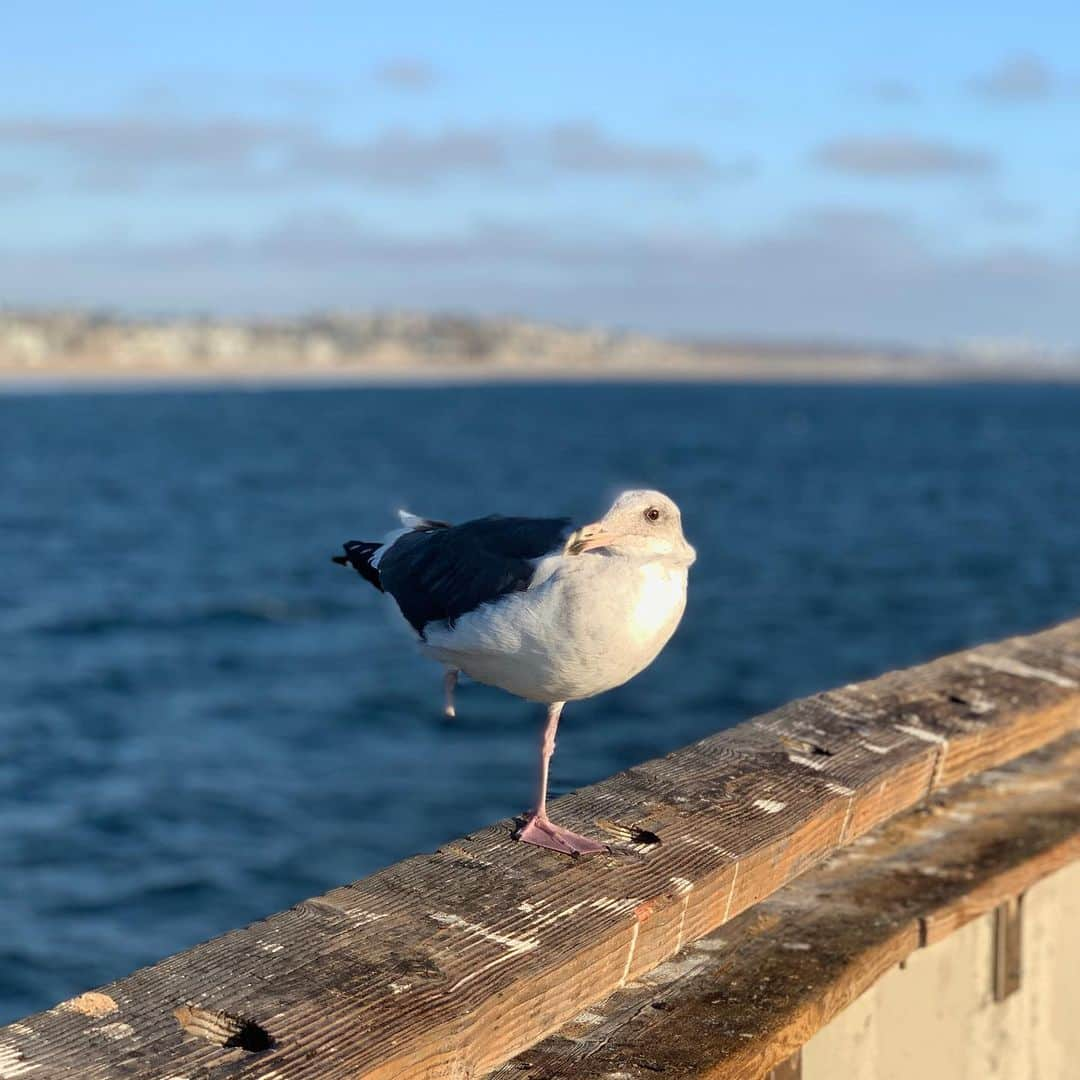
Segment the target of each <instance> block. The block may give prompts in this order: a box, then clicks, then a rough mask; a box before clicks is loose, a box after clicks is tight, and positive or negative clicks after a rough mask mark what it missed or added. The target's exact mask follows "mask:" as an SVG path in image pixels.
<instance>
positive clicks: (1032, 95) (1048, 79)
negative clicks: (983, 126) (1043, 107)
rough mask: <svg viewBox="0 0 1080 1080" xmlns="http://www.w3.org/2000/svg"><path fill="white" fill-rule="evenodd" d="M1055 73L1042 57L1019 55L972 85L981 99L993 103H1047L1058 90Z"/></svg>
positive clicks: (1010, 58)
mask: <svg viewBox="0 0 1080 1080" xmlns="http://www.w3.org/2000/svg"><path fill="white" fill-rule="evenodd" d="M1057 85H1058V80H1057V77H1056V76H1055V74H1054V72H1053V71H1051V69H1050V68H1049V67H1048V66H1047V64H1046V63H1045V62H1044V61H1042V60H1041V59H1040V58H1039V57H1037V56H1035V55H1033V54H1031V53H1017V54H1016V55H1014V56H1010V57H1007V58H1006V59H1004V60H1002V61H1001V63H999V64H998V65H997V67H995V68H993V69H991V70H990V71H989V72H987V73H986V74H985V75H981V76H979V77H978V78H975V79H973V80H972V81H971V89H972V91H973V92H974V93H975V94H977V95H978V96H979V97H981V98H983V99H985V100H987V101H994V102H1034V101H1045V100H1046V99H1048V98H1050V97H1052V96H1053V94H1054V93H1055V92H1056V90H1057Z"/></svg>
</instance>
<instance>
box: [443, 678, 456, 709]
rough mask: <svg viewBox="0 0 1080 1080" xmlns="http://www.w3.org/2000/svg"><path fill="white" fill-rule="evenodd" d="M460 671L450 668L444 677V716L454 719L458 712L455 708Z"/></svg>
mask: <svg viewBox="0 0 1080 1080" xmlns="http://www.w3.org/2000/svg"><path fill="white" fill-rule="evenodd" d="M457 677H458V669H457V668H452V667H448V668H447V669H446V674H445V675H444V676H443V716H447V717H450V718H451V719H453V717H455V716H457V710H456V709H455V708H454V689H455V687H456V686H457Z"/></svg>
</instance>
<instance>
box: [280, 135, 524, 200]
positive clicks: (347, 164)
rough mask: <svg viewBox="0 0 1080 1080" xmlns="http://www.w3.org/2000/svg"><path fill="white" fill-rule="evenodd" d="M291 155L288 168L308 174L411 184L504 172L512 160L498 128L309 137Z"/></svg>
mask: <svg viewBox="0 0 1080 1080" xmlns="http://www.w3.org/2000/svg"><path fill="white" fill-rule="evenodd" d="M289 158H290V160H289V163H288V166H287V172H289V173H293V174H302V175H304V176H307V177H309V178H315V179H318V178H322V179H331V178H332V179H338V180H355V181H362V182H364V183H372V184H383V185H396V186H411V185H416V184H430V183H433V182H435V181H436V180H442V179H448V178H450V177H452V176H455V175H460V174H462V173H472V174H487V175H493V174H498V173H501V172H503V171H504V170H505V169H506V168H507V166H508V164H509V160H510V147H509V145H508V140H507V138H506V136H505V135H503V134H501V133H499V132H497V131H485V130H475V129H467V128H450V129H447V130H445V131H442V132H439V133H436V134H434V135H418V134H415V133H413V132H410V131H407V130H405V129H396V130H391V131H386V132H383V133H382V134H380V135H377V136H375V137H374V138H373V139H370V140H367V141H341V142H338V141H332V140H329V139H323V138H319V137H311V138H309V139H307V140H305V141H304V142H303V143H301V144H300V145H297V146H294V147H293V148H292V149H291V151H290V155H289Z"/></svg>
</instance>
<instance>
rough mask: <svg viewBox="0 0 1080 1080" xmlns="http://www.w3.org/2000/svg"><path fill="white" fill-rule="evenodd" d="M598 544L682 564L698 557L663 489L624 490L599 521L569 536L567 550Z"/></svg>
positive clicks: (577, 551) (622, 552)
mask: <svg viewBox="0 0 1080 1080" xmlns="http://www.w3.org/2000/svg"><path fill="white" fill-rule="evenodd" d="M596 548H604V549H606V550H608V551H612V552H615V553H616V554H619V555H631V556H634V557H635V558H640V559H643V560H662V561H665V562H672V563H677V564H678V565H680V566H689V565H690V564H691V563H693V561H694V559H696V558H697V553H696V552H695V551H694V549H693V548H692V547H691V546H690V545H689V544H688V543H687V542H686V537H685V536H683V531H682V514H680V513H679V508H678V507H677V506H676V505H675V503H674V502H673V501H672V500H671V499H669V498H668V497H667V496H666V495H665V494H663V492H660V491H624V492H623V493H622V494H621V495H620V496H619V497H618V498H617V499H616V500H615V502H614V503H612V505H611V509H610V510H609V511H608V512H607V513H606V514H605V515H604V516H603V517H602V518H601V519H600V520H599V521H596V522H593V524H591V525H586V526H585V527H584V528H581V529H578V531H577V532H576V533H574V535H573V536H571V537H570V540H569V542H568V544H567V548H566V550H567V551H568V552H569V553H570V554H571V555H579V554H581V552H583V551H592V550H594V549H596Z"/></svg>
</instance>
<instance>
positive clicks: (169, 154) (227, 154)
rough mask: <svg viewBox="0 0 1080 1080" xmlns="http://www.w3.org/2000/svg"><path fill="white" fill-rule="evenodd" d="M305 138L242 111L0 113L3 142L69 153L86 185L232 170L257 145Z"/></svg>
mask: <svg viewBox="0 0 1080 1080" xmlns="http://www.w3.org/2000/svg"><path fill="white" fill-rule="evenodd" d="M306 137H307V133H306V132H305V129H304V128H303V127H301V126H297V125H292V124H278V123H268V122H263V121H254V120H247V119H240V118H234V119H215V120H206V121H199V122H195V121H190V120H186V119H180V118H174V117H169V118H154V119H148V118H145V117H138V116H132V117H87V118H78V119H75V118H54V117H26V118H14V119H2V118H0V141H3V142H7V143H9V144H18V145H21V146H24V147H29V148H30V149H32V150H37V151H39V152H43V153H45V154H59V155H62V156H64V157H67V158H69V159H70V160H71V161H72V162H73V163H74V164H75V165H76V166H77V167H78V168H79V169H80V170H81V171H80V173H79V174H78V175H77V176H76V177H75V179H76V181H77V183H79V184H81V185H82V186H84V187H89V188H101V187H133V186H136V185H137V184H138V183H145V182H148V181H151V180H153V179H157V178H160V177H162V176H163V175H170V176H172V177H173V179H178V180H182V181H185V182H186V181H188V180H190V178H191V177H192V176H197V175H202V174H206V173H207V172H213V173H215V174H217V175H219V176H223V177H224V176H233V177H235V176H236V175H238V174H239V173H241V172H247V171H248V170H249V169H250V166H251V163H252V161H253V159H254V157H255V155H257V154H259V153H260V152H263V151H265V150H267V149H270V150H272V149H273V148H275V147H283V146H292V145H296V144H298V143H302V142H303V141H304V140H305V139H306Z"/></svg>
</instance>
